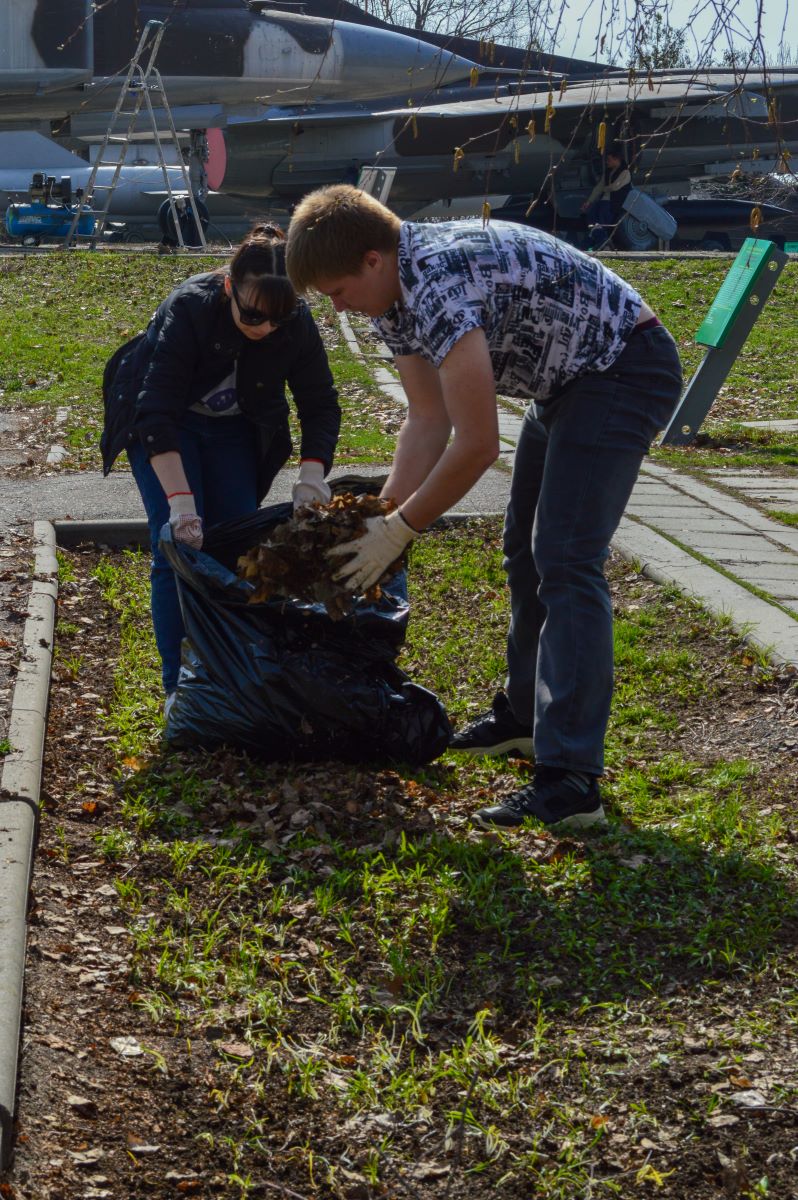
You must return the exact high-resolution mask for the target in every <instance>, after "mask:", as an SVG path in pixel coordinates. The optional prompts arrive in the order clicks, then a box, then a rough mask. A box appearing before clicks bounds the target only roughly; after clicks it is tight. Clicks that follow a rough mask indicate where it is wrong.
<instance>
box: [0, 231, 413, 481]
mask: <svg viewBox="0 0 798 1200" xmlns="http://www.w3.org/2000/svg"><path fill="white" fill-rule="evenodd" d="M223 261H224V260H223V259H220V258H218V257H208V258H205V257H193V258H191V259H190V260H186V259H179V258H169V257H167V258H157V257H153V256H150V255H136V256H132V255H128V254H124V255H123V254H119V255H117V254H110V253H109V254H97V255H92V254H89V253H86V254H82V253H81V254H64V255H59V254H47V255H31V256H28V257H26V258H24V259H23V260H21V261H20V262H19V263H17V261H16V260H14V261H13V262H12V263H11V265H10V267H9V268H7V269H5V270H4V271H3V274H2V285H3V286H2V288H0V322H2V326H3V330H4V340H5V353H4V355H3V359H2V363H0V407H5V408H10V409H11V408H14V409H19V408H37V409H40V410H41V415H42V419H43V420H44V421H49V420H50V419H51V418H52V416H53V415H54V414H55V412H56V410H57V409H59V408H64V407H66V408H68V409H69V416H68V418H67V421H66V424H65V425H64V426H60V427H59V429H58V435H57V438H58V441H59V442H62V444H64V445H65V446H66V448H67V449H68V450H69V451H70V456H69V458H68V459H67V460H65V462H64V466H65V467H67V468H74V467H92V468H94V469H97V468H99V465H100V459H99V437H100V432H101V429H102V372H103V366H104V365H105V362H106V360H107V359H108V358H109V357H110V355H111V354H112V353H113V351H114V350H115V349H116V348H117V346H119V345H120V344H121V343H122V342H123V341H125V340H126V339H127V338H130V337H132V336H133V335H134V334H135V333H137V332H138V331H139V330H140V329H143V328H144V327H145V326H146V324H147V322H148V321H149V319H150V317H151V316H152V314H153V312H154V311H155V309H156V308H157V307H158V305H159V304H160V302H161V300H163V299H164V297H165V296H166V295H168V293H169V292H170V291H171V289H172V288H174V287H175V286H177V284H179V283H181V282H182V281H183V280H184V279H186V278H188V277H189V276H190V275H193V274H197V273H199V272H201V271H206V270H215V269H216V268H218V267H219V266H220V265H221V264H222V263H223ZM318 315H319V318H320V324H321V327H322V331H323V335H324V337H325V342H326V344H327V347H328V352H329V354H330V364H331V367H332V370H333V373H334V376H335V380H336V384H337V386H338V389H339V393H340V402H341V407H342V410H343V427H342V433H341V438H340V441H339V446H338V460H339V463H347V462H348V463H357V462H365V461H374V460H377V461H381V460H383V461H385V460H389V459H390V455H391V451H392V447H393V440H394V439H393V435H392V432H391V431H390V428H389V429H388V430H387V431H386V429H384V428H383V422H382V420H381V406H379V405H378V406H375V404H374V399H373V393H374V388H373V384H372V382H371V377H370V376H369V374H368V372H367V371H366V369H365V368H364V367H363V366H362V365H361V363H360V362H359V361H358V360H357V359H355V358H354V356H353V355H352V354H351V353H350V351H349V350H348V349H347V347H346V343H345V342H344V340H343V338H342V337H341V335H340V331H339V329H338V325H337V321H336V320H335V317H334V313H333V309H332V305H330V304H329V302H326V301H325V302H324V303H323V304H321V305H320V306H319V310H318ZM294 434H295V435H296V436H295V437H294V443H295V448H296V451H297V453H298V450H299V438H298V426H297V424H296V422H294ZM124 461H125V460H124V458H123V459H122V463H124Z"/></svg>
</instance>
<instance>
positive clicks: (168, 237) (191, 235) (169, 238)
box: [158, 196, 211, 246]
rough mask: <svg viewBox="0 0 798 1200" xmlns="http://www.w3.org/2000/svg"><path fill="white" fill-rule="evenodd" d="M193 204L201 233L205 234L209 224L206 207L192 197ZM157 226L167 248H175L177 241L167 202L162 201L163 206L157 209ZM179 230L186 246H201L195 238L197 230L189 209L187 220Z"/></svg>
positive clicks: (170, 210) (209, 218) (196, 237)
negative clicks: (195, 207)
mask: <svg viewBox="0 0 798 1200" xmlns="http://www.w3.org/2000/svg"><path fill="white" fill-rule="evenodd" d="M194 203H195V204H196V206H197V212H198V214H199V219H200V225H201V226H202V232H203V233H205V232H207V229H208V226H209V225H210V223H211V217H210V213H209V212H208V209H207V207H206V205H205V204H203V202H202V200H199V199H198V198H197V197H196V196H195V197H194ZM158 224H159V226H160V229H161V233H162V234H163V240H164V242H166V244H167V245H169V246H177V245H178V244H179V243H178V239H177V233H176V232H175V222H174V218H173V216H172V209H171V206H170V204H169V201H168V200H164V202H163V204H162V205H161V207H160V208H159V209H158ZM180 228H181V231H182V233H183V241H184V242H185V244H186V245H187V246H200V245H202V243H201V242H200V239H199V237H198V236H197V230H196V227H195V225H194V215H193V213H192V212H191V210H190V209H189V216H188V220H187V221H185V222H181V226H180Z"/></svg>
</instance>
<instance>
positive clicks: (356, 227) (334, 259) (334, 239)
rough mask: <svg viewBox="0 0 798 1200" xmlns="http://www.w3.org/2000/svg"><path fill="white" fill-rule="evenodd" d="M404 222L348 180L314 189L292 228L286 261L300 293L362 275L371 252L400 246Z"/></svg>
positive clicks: (297, 212)
mask: <svg viewBox="0 0 798 1200" xmlns="http://www.w3.org/2000/svg"><path fill="white" fill-rule="evenodd" d="M400 225H401V221H400V220H399V218H398V217H397V215H396V213H392V212H391V210H390V209H389V208H386V207H385V205H384V204H380V202H379V200H375V199H374V197H373V196H370V195H369V194H368V192H362V191H360V189H359V188H356V187H351V186H350V185H349V184H346V183H339V184H333V185H332V187H323V188H318V189H317V190H316V191H315V192H309V193H308V195H307V196H305V197H304V199H302V200H301V201H300V202H299V204H298V205H297V206H296V208H295V209H294V214H293V216H292V217H291V224H290V225H289V226H288V242H287V245H286V252H285V263H286V269H287V271H288V275H289V278H290V279H291V282H292V283H293V285H294V287H295V288H296V290H297V291H298V292H304V291H307V289H308V288H309V287H313V286H314V285H316V284H319V283H320V282H322V281H323V280H330V279H340V278H341V277H342V276H344V275H357V274H358V273H359V272H360V270H361V268H362V266H363V259H364V257H365V256H366V254H367V253H368V251H369V250H379V251H380V252H381V253H383V254H387V253H390V252H391V251H395V250H396V248H397V246H398V244H399V227H400Z"/></svg>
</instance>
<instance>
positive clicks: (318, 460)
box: [299, 458, 324, 466]
mask: <svg viewBox="0 0 798 1200" xmlns="http://www.w3.org/2000/svg"><path fill="white" fill-rule="evenodd" d="M299 461H300V463H303V462H317V463H320V464H321V466H324V459H323V458H300V460H299Z"/></svg>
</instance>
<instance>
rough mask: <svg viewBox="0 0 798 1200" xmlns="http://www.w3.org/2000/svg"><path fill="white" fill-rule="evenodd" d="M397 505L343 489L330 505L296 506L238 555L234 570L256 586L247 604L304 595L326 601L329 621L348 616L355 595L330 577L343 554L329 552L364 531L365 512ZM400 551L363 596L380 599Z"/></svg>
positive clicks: (370, 513) (378, 513)
mask: <svg viewBox="0 0 798 1200" xmlns="http://www.w3.org/2000/svg"><path fill="white" fill-rule="evenodd" d="M395 507H396V505H395V503H394V501H393V500H382V499H380V497H379V496H368V495H364V496H354V495H352V493H351V492H344V493H343V494H342V495H340V496H334V497H333V499H332V500H331V501H330V503H329V504H312V505H309V506H307V507H304V508H301V509H299V511H298V512H297V513H295V514H294V516H293V517H292V518H291V519H290V520H289V521H286V522H285V523H284V524H283V525H278V526H277V528H276V529H274V530H273V531H272V532H271V533H270V534H269V536H268V538H267V539H266V541H264V542H261V543H259V544H258V545H257V546H253V547H252V549H251V550H248V551H247V553H246V554H244V555H242V556H241V558H239V560H238V572H239V575H240V576H241V577H242V578H243V579H247V580H249V581H250V582H251V583H253V584H254V585H255V591H254V592H253V594H252V596H251V598H250V603H252V604H257V603H259V602H261V601H263V600H271V599H273V598H275V597H277V598H280V597H283V598H286V599H293V600H305V601H310V602H317V603H321V604H323V605H324V607H325V608H326V610H327V612H328V614H329V615H330V617H331V618H332V619H333V621H339V620H340V619H341V618H342V617H345V616H347V615H348V614H349V613H350V612H351V611H352V608H353V605H354V602H355V599H356V597H355V596H354V595H353V594H352V589H351V585H350V584H349V583H347V582H341V581H339V580H336V579H335V578H334V574H335V572H337V571H339V570H340V567H341V564H342V562H344V561H346V560H345V558H343V557H342V556H336V557H333V558H328V557H327V552H328V551H329V550H330V549H331V548H332V547H333V546H340V545H341V544H342V543H343V542H351V541H354V540H355V539H356V538H359V537H362V536H363V534H364V533H365V532H366V521H367V520H368V518H369V517H379V516H385V515H386V514H387V513H389V512H391V511H392V509H394V508H395ZM404 562H405V556H404V555H402V556H401V557H400V558H398V559H397V560H396V561H395V562H393V563H391V565H390V566H389V567H388V568H387V569H386V571H385V572H384V573H383V575H382V576H381V577H380V579H379V580H378V581H377V583H375V584H374V585H373V586H372V587H370V588H369V589H368V590H367V591H366V592H365V593H364V595H365V598H366V600H368V601H370V602H374V601H376V600H379V598H380V594H381V592H380V584H382V583H384V582H385V580H386V579H390V577H391V576H392V575H395V574H396V572H397V571H398V570H399V569H400V568H401V567H402V566H403V565H404Z"/></svg>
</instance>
